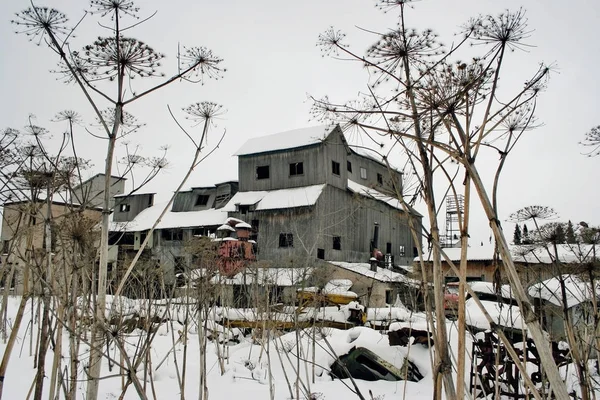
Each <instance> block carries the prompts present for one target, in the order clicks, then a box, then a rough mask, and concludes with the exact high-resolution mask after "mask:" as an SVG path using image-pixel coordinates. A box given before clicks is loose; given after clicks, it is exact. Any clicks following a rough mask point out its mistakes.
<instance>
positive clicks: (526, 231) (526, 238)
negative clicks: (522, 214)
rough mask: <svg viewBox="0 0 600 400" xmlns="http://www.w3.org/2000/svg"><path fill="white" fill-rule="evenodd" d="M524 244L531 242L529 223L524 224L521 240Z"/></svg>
mask: <svg viewBox="0 0 600 400" xmlns="http://www.w3.org/2000/svg"><path fill="white" fill-rule="evenodd" d="M521 243H522V244H531V241H530V240H529V229H527V224H523V238H522V240H521Z"/></svg>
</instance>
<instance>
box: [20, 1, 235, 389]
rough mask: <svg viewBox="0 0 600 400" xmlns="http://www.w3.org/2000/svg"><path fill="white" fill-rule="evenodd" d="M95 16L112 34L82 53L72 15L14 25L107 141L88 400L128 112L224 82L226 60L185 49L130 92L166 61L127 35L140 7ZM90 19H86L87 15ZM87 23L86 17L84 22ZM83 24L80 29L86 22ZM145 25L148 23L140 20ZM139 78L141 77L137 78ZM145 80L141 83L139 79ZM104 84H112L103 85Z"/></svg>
mask: <svg viewBox="0 0 600 400" xmlns="http://www.w3.org/2000/svg"><path fill="white" fill-rule="evenodd" d="M90 6H91V10H90V13H91V14H93V15H99V16H100V18H101V19H103V20H104V21H109V24H110V26H106V25H105V22H102V23H100V26H101V27H105V28H106V32H107V34H108V35H107V36H100V37H99V38H98V39H97V40H95V41H94V42H93V43H91V44H88V45H86V46H84V47H83V49H82V50H81V51H75V50H71V46H70V45H69V42H70V40H71V39H72V36H73V32H74V30H75V28H67V22H68V19H67V16H66V15H64V14H63V13H61V12H60V11H58V10H56V9H53V8H48V7H40V6H35V5H32V7H30V8H28V9H26V10H24V11H22V12H20V13H17V17H16V18H15V19H14V20H13V21H12V22H13V23H14V24H15V25H16V26H17V28H18V29H19V31H20V32H21V33H25V34H26V35H27V36H28V37H29V38H30V40H32V41H37V43H38V44H39V43H44V44H45V45H47V47H48V48H49V49H50V50H51V54H54V55H56V56H57V57H58V61H59V62H60V65H61V68H60V71H59V72H62V73H63V74H64V75H65V76H66V79H67V81H74V82H75V83H76V84H77V86H78V87H79V88H80V89H81V91H82V93H83V95H84V96H85V98H86V99H87V100H88V103H89V105H90V106H91V107H92V109H93V111H94V113H95V115H96V117H97V118H98V120H99V121H100V124H101V126H102V128H103V131H104V133H105V137H106V139H107V148H106V164H105V168H104V173H105V185H104V199H103V212H102V224H101V226H102V228H101V236H100V245H99V247H100V263H99V270H98V287H97V298H96V313H95V317H94V318H95V326H94V334H93V342H92V349H91V356H90V368H89V375H90V381H89V384H88V391H87V398H88V399H96V398H97V397H98V384H99V376H100V366H101V351H100V350H99V349H100V348H101V347H102V346H101V344H102V328H103V326H104V320H105V315H104V313H105V311H104V310H105V303H106V276H107V255H108V228H109V215H110V213H111V209H110V205H111V201H110V200H111V199H110V190H109V189H110V176H111V174H112V172H113V158H114V153H115V145H116V143H117V140H118V139H119V137H120V133H121V132H122V127H123V122H124V118H125V114H124V113H125V109H126V108H127V107H128V106H129V105H130V104H131V103H133V102H136V101H138V100H140V99H142V98H144V97H146V96H147V95H149V94H152V93H154V92H156V91H157V90H159V89H161V88H163V87H165V86H167V85H169V84H171V83H173V82H177V81H181V80H185V81H192V82H193V81H200V80H202V79H203V78H204V77H211V78H219V77H220V76H221V74H222V72H223V71H224V70H223V69H222V68H221V67H220V64H221V62H222V60H221V59H220V58H218V57H216V56H215V55H214V54H213V53H212V52H211V51H210V50H208V49H206V48H204V47H189V48H184V50H183V52H182V53H181V54H180V55H179V58H178V60H179V65H178V70H177V71H176V72H175V73H174V74H173V75H172V76H171V77H169V78H167V79H164V80H163V81H162V82H160V83H158V84H154V85H151V86H146V87H144V86H141V87H140V86H137V87H138V88H140V89H139V90H133V91H130V88H131V87H133V86H134V84H137V85H139V82H145V81H146V80H147V79H146V78H153V77H162V76H164V74H163V73H161V72H160V71H159V68H160V61H161V59H162V58H163V57H164V56H163V55H162V54H161V53H159V52H157V51H156V50H154V49H153V48H152V47H150V46H149V45H148V44H146V43H144V42H142V41H140V40H138V39H135V38H132V37H127V36H125V34H129V33H130V32H131V28H134V27H135V26H137V25H138V24H139V23H140V21H137V20H134V22H132V23H128V22H127V21H128V18H129V19H131V17H134V18H137V15H138V12H139V8H138V7H137V6H136V5H135V4H134V2H133V1H131V0H117V1H112V0H92V1H91V2H90ZM85 16H87V14H86V15H84V17H85ZM82 19H83V18H82ZM81 22H82V21H79V22H78V23H77V25H76V27H77V26H78V25H79V24H80V23H81ZM141 22H143V20H142V21H141ZM134 78H138V79H135V80H134ZM139 78H142V79H139ZM103 82H108V83H109V85H108V86H106V88H105V87H104V86H101V84H102V83H103ZM101 103H108V104H110V107H109V109H108V111H107V112H105V113H103V112H102V111H101V106H100V104H101Z"/></svg>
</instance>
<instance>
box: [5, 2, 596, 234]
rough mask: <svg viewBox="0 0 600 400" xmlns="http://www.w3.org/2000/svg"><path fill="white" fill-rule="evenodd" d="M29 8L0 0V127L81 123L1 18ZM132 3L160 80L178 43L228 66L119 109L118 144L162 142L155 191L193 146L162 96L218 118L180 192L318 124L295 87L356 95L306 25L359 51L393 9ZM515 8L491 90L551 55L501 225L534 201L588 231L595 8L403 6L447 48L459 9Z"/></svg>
mask: <svg viewBox="0 0 600 400" xmlns="http://www.w3.org/2000/svg"><path fill="white" fill-rule="evenodd" d="M28 3H29V1H26V0H11V1H3V2H0V15H3V16H4V17H3V21H2V22H1V23H0V38H1V39H0V54H1V57H2V63H1V64H0V82H1V85H0V88H1V90H2V93H3V96H2V100H1V101H2V107H0V121H1V127H3V128H4V127H13V128H22V127H23V126H24V125H25V124H26V121H27V117H28V115H29V114H30V113H32V114H35V115H36V116H37V123H38V124H39V125H43V126H46V127H48V128H50V129H52V130H54V131H55V132H56V133H59V132H61V130H62V127H60V126H59V125H58V124H57V123H53V122H50V121H49V120H50V119H51V118H52V117H53V116H54V114H55V113H57V112H59V111H61V110H65V109H73V110H76V111H78V112H80V113H81V114H82V115H84V116H85V117H86V119H87V121H88V122H89V121H90V118H89V116H90V115H91V113H90V107H89V105H88V104H87V103H86V101H85V99H84V98H83V96H82V94H81V93H80V92H79V91H78V90H77V89H76V88H75V87H73V86H65V85H64V84H62V83H60V82H58V81H57V80H56V76H54V75H52V74H49V73H48V70H50V69H52V68H54V67H55V65H56V58H55V57H54V55H53V54H51V53H50V52H49V51H48V49H47V48H44V47H43V46H40V47H37V46H35V45H34V44H32V43H29V42H27V39H26V38H25V37H24V36H22V35H15V34H14V33H13V32H14V30H15V27H14V26H12V25H11V24H10V21H9V20H10V18H11V16H12V15H14V13H15V12H17V11H20V10H21V9H24V8H26V7H27V5H28ZM37 4H39V5H48V6H52V7H55V8H57V9H59V10H61V11H63V12H65V13H66V14H67V15H68V16H69V17H70V18H71V22H73V23H74V22H75V21H76V20H78V18H79V17H80V16H81V15H82V10H83V8H84V7H85V3H84V2H83V1H79V0H78V1H74V0H70V1H67V0H54V1H48V2H47V3H41V2H39V3H37ZM137 4H138V5H139V6H140V7H141V15H142V16H147V15H150V14H152V13H153V12H154V11H158V13H157V15H156V16H155V17H154V18H152V19H151V20H150V21H148V22H146V23H145V24H143V25H141V26H139V27H138V28H136V29H135V30H134V31H133V30H132V31H131V33H130V35H132V36H134V37H136V38H138V39H140V40H142V41H144V42H146V43H148V44H149V45H151V46H152V47H154V48H155V49H156V50H158V51H160V52H162V53H164V54H166V55H167V58H166V59H165V60H164V63H163V64H164V69H163V71H164V72H165V73H166V74H167V75H170V74H172V73H174V72H175V70H176V59H175V56H176V52H177V44H178V43H181V44H182V45H201V46H207V47H209V48H211V49H212V50H213V51H214V52H215V53H216V54H217V55H219V56H220V57H222V58H224V59H225V66H226V67H227V69H228V71H227V73H226V74H225V77H224V79H223V80H219V81H213V80H207V81H206V82H205V84H204V85H192V84H186V83H176V84H175V85H172V86H171V87H169V88H168V89H166V90H163V91H162V92H160V93H159V94H158V95H154V96H151V97H148V98H146V99H143V100H141V101H140V102H138V103H137V104H135V106H134V107H132V108H131V109H130V110H129V111H130V112H132V113H133V114H134V115H135V116H136V117H137V118H138V119H139V120H141V121H142V122H145V123H146V124H147V126H146V127H145V128H144V129H143V130H142V131H140V132H139V133H137V134H136V135H135V136H134V137H132V138H131V139H129V140H130V142H131V143H134V144H135V143H139V144H140V145H141V146H142V148H143V153H144V154H145V155H153V154H156V151H157V149H158V148H159V147H160V146H162V145H165V144H168V145H169V146H170V150H169V156H168V158H169V160H170V167H169V169H168V170H166V171H165V172H164V173H163V174H162V175H161V176H160V177H159V178H157V179H156V180H155V181H154V182H153V183H152V184H151V186H150V187H149V188H148V189H149V190H153V191H156V192H159V193H160V194H161V197H162V198H165V197H166V195H167V194H168V193H169V192H170V191H172V190H174V189H175V187H176V186H177V182H178V181H179V179H180V178H181V177H182V176H183V174H184V173H185V170H186V168H187V164H188V162H189V160H190V159H191V156H192V155H193V148H192V147H190V146H189V144H188V143H187V142H186V139H184V136H183V134H182V133H180V132H179V131H178V129H177V128H176V127H175V124H174V123H173V121H172V120H171V119H170V117H169V115H168V111H167V108H166V105H167V104H170V105H171V107H172V108H175V109H180V108H181V107H184V106H186V105H188V104H190V103H193V102H197V101H205V100H209V101H215V102H218V103H220V104H223V105H224V106H225V108H226V109H227V114H225V115H224V116H223V117H222V118H221V119H220V120H219V121H218V127H217V128H216V129H213V130H212V134H211V136H210V137H209V140H210V141H211V143H215V141H216V140H217V137H218V136H220V133H222V132H223V130H225V129H226V131H227V134H226V136H225V139H224V141H223V143H222V144H221V147H220V148H219V149H218V150H217V151H216V152H215V153H214V154H213V155H212V156H211V157H210V159H208V160H207V161H206V162H205V163H204V164H202V165H201V166H200V167H199V168H198V170H197V171H196V172H195V174H194V176H193V178H192V179H191V181H190V182H189V185H188V186H194V185H196V186H198V185H210V184H214V183H217V182H221V181H225V180H229V179H237V159H236V158H235V157H232V156H231V155H232V154H233V153H234V152H235V151H236V150H237V149H238V148H239V146H240V145H241V144H242V143H243V142H244V141H245V140H246V139H247V138H250V137H255V136H262V135H267V134H271V133H277V132H281V131H286V130H291V129H295V128H302V127H306V126H309V125H314V124H317V122H315V121H309V114H308V111H309V108H310V102H309V101H308V100H307V94H312V95H315V96H317V97H320V96H322V95H325V94H327V95H329V96H330V97H331V98H332V99H336V100H345V99H350V98H353V97H354V96H356V94H357V92H358V91H360V90H364V89H365V82H366V75H365V71H364V70H363V69H362V68H361V66H360V65H359V64H358V63H347V62H342V61H337V60H333V59H328V58H323V57H321V53H320V51H319V48H317V47H316V45H315V44H316V40H317V36H318V34H319V33H321V32H322V31H324V30H325V29H326V28H328V27H329V26H331V25H333V26H334V27H336V28H339V29H341V30H343V31H345V32H346V33H347V34H348V43H350V44H352V45H353V46H354V48H355V49H356V50H360V51H361V52H362V51H363V50H365V49H366V48H367V46H368V45H369V44H371V43H372V42H373V41H374V39H375V38H374V36H372V35H370V34H368V33H366V32H364V31H360V30H358V29H357V28H356V27H357V26H359V27H361V28H365V29H368V30H374V31H379V32H384V31H386V29H388V28H393V27H394V25H395V13H394V12H390V13H387V14H383V13H382V12H381V11H380V10H378V9H376V8H375V7H374V5H375V2H374V1H372V0H305V1H301V2H292V1H281V0H279V1H275V0H256V1H246V0H239V1H237V0H222V1H206V0H204V1H190V0H171V1H169V2H164V1H158V0H146V1H138V2H137ZM520 6H524V7H525V8H526V9H527V15H528V18H529V23H530V27H531V28H532V29H534V30H535V31H534V32H533V33H532V36H531V38H530V39H528V43H529V44H531V45H534V46H535V47H532V48H531V49H530V50H529V52H527V53H524V52H517V53H513V54H511V55H510V56H511V57H512V60H511V62H510V65H509V67H510V71H509V72H510V73H506V71H505V74H504V76H503V80H502V82H503V84H506V86H508V87H509V86H511V85H518V84H519V83H520V82H522V81H523V80H525V79H526V78H527V77H528V76H530V75H531V74H532V73H533V72H534V71H535V70H536V68H537V65H538V62H540V61H543V62H546V63H556V65H557V69H556V71H557V73H555V74H553V76H552V78H551V80H550V85H549V88H548V90H547V91H546V92H545V93H544V94H543V95H542V97H541V100H540V102H539V106H538V110H539V112H538V116H539V120H540V122H543V123H544V126H543V127H541V128H539V129H537V130H536V131H534V132H531V133H530V134H529V135H528V137H527V138H525V139H524V140H523V141H522V142H521V144H520V146H519V147H518V149H516V150H515V152H514V153H513V154H511V156H510V158H509V160H508V162H507V166H506V168H505V172H504V175H503V178H502V181H501V191H500V204H501V205H500V211H501V219H502V220H504V219H506V217H507V216H508V214H510V213H511V212H513V211H515V210H516V209H518V208H521V207H523V206H527V205H532V204H541V205H547V206H552V207H554V208H555V209H556V211H557V212H558V213H559V215H560V216H561V218H562V219H564V220H567V219H571V220H573V222H578V221H581V220H585V221H587V222H589V223H591V224H594V225H598V224H600V207H598V195H599V192H600V191H599V189H598V181H599V179H598V178H599V174H598V170H599V167H600V157H597V158H587V157H585V156H583V155H582V153H583V152H584V151H585V149H584V148H582V147H581V146H580V145H578V142H579V141H580V140H582V139H583V135H584V133H585V132H586V131H587V130H589V129H590V128H591V127H592V126H594V125H598V124H600V114H599V113H598V101H597V98H598V97H597V96H598V93H600V83H599V82H600V81H599V80H598V77H597V69H598V65H599V61H600V51H599V50H600V44H599V42H598V40H597V34H596V31H595V29H596V28H597V27H598V26H600V24H599V22H600V4H599V3H598V2H597V1H596V0H587V1H586V0H577V1H572V2H565V1H556V0H546V1H513V0H504V1H502V2H499V1H497V0H458V1H454V2H449V1H442V0H437V1H436V0H428V1H419V2H416V3H414V10H412V11H411V12H410V14H409V18H408V24H409V25H411V26H414V27H416V28H432V29H434V30H435V31H436V32H437V33H439V34H440V35H441V38H442V41H443V42H444V43H445V44H450V43H451V41H452V40H453V39H454V38H453V36H452V35H453V34H454V33H456V32H457V31H458V27H459V26H460V25H461V24H462V23H464V22H465V21H466V20H467V19H468V18H469V17H471V16H476V15H477V14H487V13H498V12H501V11H503V10H504V9H505V8H509V9H516V8H518V7H520ZM96 21H97V19H96V18H95V17H91V18H86V19H85V20H84V22H83V23H82V25H81V27H80V29H79V30H78V37H77V38H75V39H73V40H72V47H73V48H80V47H81V46H83V45H84V44H86V43H89V42H91V41H92V40H93V39H94V38H95V37H97V36H99V35H104V33H103V32H102V29H101V28H100V27H99V26H98V25H97V22H96ZM182 118H183V116H182ZM76 140H77V144H78V147H79V152H80V156H82V157H84V158H89V159H92V161H93V163H94V164H95V168H94V170H93V171H91V172H90V175H91V174H92V172H93V173H97V172H101V171H102V170H103V159H104V152H105V146H104V143H103V142H102V141H100V140H97V139H93V138H91V137H90V136H89V135H88V134H87V133H85V132H84V131H83V129H81V128H80V129H79V132H78V133H77V134H76ZM489 157H491V158H490V160H489V161H490V162H494V163H495V162H496V161H497V159H496V157H495V156H493V155H489ZM479 161H480V162H485V161H486V160H485V159H480V160H479ZM418 208H419V209H421V210H422V209H423V207H418ZM473 218H474V220H473V227H472V234H471V237H472V238H473V242H474V243H475V242H476V243H477V244H478V243H479V242H480V241H484V242H487V240H488V237H489V235H490V230H489V228H488V224H487V222H486V220H485V218H484V217H483V215H482V213H481V212H480V211H478V212H475V214H474V215H473ZM504 226H505V229H506V231H507V234H508V235H509V237H512V229H513V227H514V225H513V224H512V223H507V222H505V223H504Z"/></svg>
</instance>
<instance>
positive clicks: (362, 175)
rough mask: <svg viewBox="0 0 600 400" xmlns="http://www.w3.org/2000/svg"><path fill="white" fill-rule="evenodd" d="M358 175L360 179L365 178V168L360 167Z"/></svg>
mask: <svg viewBox="0 0 600 400" xmlns="http://www.w3.org/2000/svg"><path fill="white" fill-rule="evenodd" d="M360 177H361V179H367V169H366V168H363V167H360Z"/></svg>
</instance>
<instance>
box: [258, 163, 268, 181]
mask: <svg viewBox="0 0 600 400" xmlns="http://www.w3.org/2000/svg"><path fill="white" fill-rule="evenodd" d="M256 179H269V166H268V165H262V166H260V167H256Z"/></svg>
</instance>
